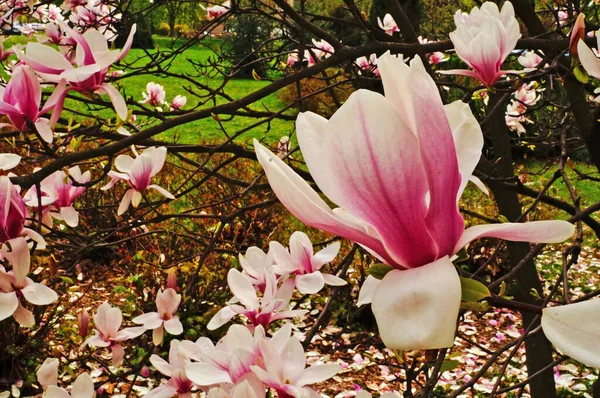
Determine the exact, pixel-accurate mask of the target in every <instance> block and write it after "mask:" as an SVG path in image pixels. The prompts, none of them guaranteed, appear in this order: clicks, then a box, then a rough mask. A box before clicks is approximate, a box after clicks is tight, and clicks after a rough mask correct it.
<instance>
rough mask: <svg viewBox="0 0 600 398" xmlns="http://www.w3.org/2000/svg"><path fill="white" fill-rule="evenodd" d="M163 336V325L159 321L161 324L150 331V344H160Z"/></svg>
mask: <svg viewBox="0 0 600 398" xmlns="http://www.w3.org/2000/svg"><path fill="white" fill-rule="evenodd" d="M164 336H165V328H164V327H163V324H162V323H161V325H160V326H159V327H157V328H156V329H154V330H153V331H152V344H154V345H155V346H159V345H161V344H162V342H163V338H164Z"/></svg>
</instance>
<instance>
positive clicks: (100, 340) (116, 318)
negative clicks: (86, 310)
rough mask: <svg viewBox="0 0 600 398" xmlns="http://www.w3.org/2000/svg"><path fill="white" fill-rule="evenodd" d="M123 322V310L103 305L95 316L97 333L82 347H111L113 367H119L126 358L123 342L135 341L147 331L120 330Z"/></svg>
mask: <svg viewBox="0 0 600 398" xmlns="http://www.w3.org/2000/svg"><path fill="white" fill-rule="evenodd" d="M122 322H123V314H122V313H121V310H120V309H118V308H116V307H112V306H111V305H110V304H108V303H107V302H104V303H102V305H101V306H100V307H98V310H97V311H96V313H95V314H94V328H95V329H96V333H95V334H94V336H92V337H90V338H89V339H87V340H86V341H84V343H83V344H82V345H81V348H84V347H85V346H87V345H91V346H94V347H110V350H111V351H112V356H113V358H112V363H113V366H119V364H120V363H121V362H122V361H123V357H124V356H125V350H124V349H123V347H122V346H121V345H120V344H119V343H121V342H122V341H125V340H129V339H133V338H136V337H138V336H139V335H141V334H142V333H144V332H145V331H146V329H145V328H144V327H141V326H140V327H133V328H125V329H123V330H119V328H120V327H121V323H122Z"/></svg>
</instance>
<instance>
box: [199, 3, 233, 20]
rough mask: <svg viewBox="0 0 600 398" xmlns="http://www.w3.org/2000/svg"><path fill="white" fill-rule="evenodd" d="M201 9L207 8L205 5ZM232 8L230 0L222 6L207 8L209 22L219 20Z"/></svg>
mask: <svg viewBox="0 0 600 398" xmlns="http://www.w3.org/2000/svg"><path fill="white" fill-rule="evenodd" d="M200 7H202V8H205V7H204V6H203V5H200ZM230 8H231V2H230V1H229V0H227V1H225V2H223V4H221V5H218V4H216V5H214V6H211V7H206V8H205V9H206V15H207V16H208V20H209V21H212V20H213V19H216V18H219V17H220V16H221V15H223V14H225V13H226V12H228V11H229V9H230Z"/></svg>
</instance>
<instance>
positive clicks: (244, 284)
mask: <svg viewBox="0 0 600 398" xmlns="http://www.w3.org/2000/svg"><path fill="white" fill-rule="evenodd" d="M227 284H228V285H229V289H231V291H232V293H233V296H234V297H235V299H236V304H229V305H228V306H225V307H223V308H221V309H220V310H219V312H217V313H216V314H215V316H213V318H212V319H211V320H210V322H209V323H208V325H207V326H206V328H207V329H208V330H215V329H218V328H220V327H221V326H223V325H224V324H226V323H227V322H229V321H230V320H231V319H232V318H233V317H234V316H236V315H243V316H245V317H246V319H247V320H248V323H249V324H250V326H252V327H255V326H259V325H261V326H267V325H269V324H270V323H271V322H275V321H277V320H279V319H286V318H293V317H296V316H300V315H304V314H305V313H306V312H307V311H304V310H289V309H288V307H289V302H290V299H291V297H292V293H293V289H294V285H293V280H288V281H286V282H284V284H283V285H282V286H281V288H278V287H277V281H276V280H275V278H274V277H273V276H272V275H267V281H266V287H265V291H264V293H263V295H262V297H260V298H259V297H258V295H257V294H256V290H255V288H254V286H252V283H251V282H250V280H249V279H248V277H246V276H244V274H242V273H241V272H240V271H238V270H236V269H234V268H232V269H230V270H229V273H228V274H227ZM237 303H239V304H237Z"/></svg>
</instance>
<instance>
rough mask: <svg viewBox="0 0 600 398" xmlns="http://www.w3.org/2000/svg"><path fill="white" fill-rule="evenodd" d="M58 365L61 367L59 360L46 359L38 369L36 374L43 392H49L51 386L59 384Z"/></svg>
mask: <svg viewBox="0 0 600 398" xmlns="http://www.w3.org/2000/svg"><path fill="white" fill-rule="evenodd" d="M58 365H60V362H59V360H58V358H46V360H45V361H44V363H43V364H42V365H41V366H40V368H39V369H38V371H37V373H36V376H37V381H38V383H40V385H41V386H42V389H43V390H47V389H48V387H49V386H55V385H56V384H57V383H58Z"/></svg>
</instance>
